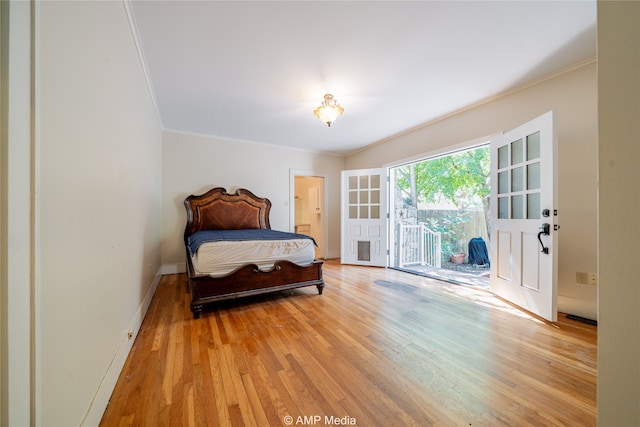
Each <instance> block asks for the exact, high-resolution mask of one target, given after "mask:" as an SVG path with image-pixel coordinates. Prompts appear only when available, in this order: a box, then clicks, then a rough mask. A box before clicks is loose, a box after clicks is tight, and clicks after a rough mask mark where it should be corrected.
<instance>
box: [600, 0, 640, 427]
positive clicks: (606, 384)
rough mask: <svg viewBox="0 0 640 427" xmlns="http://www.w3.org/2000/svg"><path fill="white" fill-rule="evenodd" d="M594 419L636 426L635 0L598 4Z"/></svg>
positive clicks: (639, 171) (639, 367) (639, 314)
mask: <svg viewBox="0 0 640 427" xmlns="http://www.w3.org/2000/svg"><path fill="white" fill-rule="evenodd" d="M598 124H599V210H598V228H599V234H598V244H599V248H598V250H599V253H598V258H599V260H598V276H599V281H600V288H599V310H600V316H599V321H598V425H599V426H601V427H618V426H623V427H626V426H638V425H640V309H639V307H640V279H639V278H638V263H639V262H640V247H639V246H638V241H639V240H640V227H639V226H638V220H639V218H640V185H639V184H640V168H639V167H638V165H639V164H640V3H639V2H609V1H602V2H600V1H599V2H598Z"/></svg>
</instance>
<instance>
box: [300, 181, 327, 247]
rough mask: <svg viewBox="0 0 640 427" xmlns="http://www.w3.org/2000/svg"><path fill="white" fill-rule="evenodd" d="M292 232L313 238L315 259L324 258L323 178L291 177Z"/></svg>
mask: <svg viewBox="0 0 640 427" xmlns="http://www.w3.org/2000/svg"><path fill="white" fill-rule="evenodd" d="M292 193H293V227H292V228H293V230H292V231H294V232H295V233H300V234H306V235H307V236H311V237H313V239H314V240H315V241H316V243H317V245H318V246H316V247H315V257H316V259H320V258H325V254H324V247H325V242H326V239H325V237H324V235H325V217H326V215H325V214H324V212H323V206H324V177H322V176H313V175H294V176H293V192H292Z"/></svg>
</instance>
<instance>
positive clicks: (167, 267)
mask: <svg viewBox="0 0 640 427" xmlns="http://www.w3.org/2000/svg"><path fill="white" fill-rule="evenodd" d="M186 272H187V264H186V262H176V263H171V264H162V267H160V274H162V275H165V274H180V273H186Z"/></svg>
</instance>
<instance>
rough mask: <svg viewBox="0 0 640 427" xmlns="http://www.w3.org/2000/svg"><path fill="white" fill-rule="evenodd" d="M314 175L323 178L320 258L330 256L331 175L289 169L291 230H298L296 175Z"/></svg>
mask: <svg viewBox="0 0 640 427" xmlns="http://www.w3.org/2000/svg"><path fill="white" fill-rule="evenodd" d="M297 176H312V177H316V178H322V181H323V184H322V206H324V208H323V212H322V242H323V243H322V246H321V247H320V258H324V259H326V258H327V257H328V243H329V215H328V214H327V206H329V200H328V192H327V188H328V185H329V177H328V176H327V175H326V174H324V173H322V172H317V171H309V170H302V169H289V231H290V232H292V233H294V232H295V230H296V199H295V196H296V177H297Z"/></svg>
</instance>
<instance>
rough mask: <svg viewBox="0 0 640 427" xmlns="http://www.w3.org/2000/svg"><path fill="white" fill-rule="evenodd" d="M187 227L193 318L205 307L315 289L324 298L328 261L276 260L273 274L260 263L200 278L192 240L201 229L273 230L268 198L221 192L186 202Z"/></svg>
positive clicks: (249, 194) (217, 188)
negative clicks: (324, 270) (299, 262)
mask: <svg viewBox="0 0 640 427" xmlns="http://www.w3.org/2000/svg"><path fill="white" fill-rule="evenodd" d="M184 205H185V207H186V208H187V226H186V227H185V230H184V243H185V249H186V252H187V274H188V277H189V291H190V293H191V311H192V312H193V317H194V318H196V319H197V318H198V317H200V313H201V312H202V308H203V306H204V304H208V303H211V302H214V301H220V300H224V299H231V298H238V297H243V296H249V295H257V294H263V293H267V292H277V291H283V290H287V289H295V288H300V287H303V286H316V287H317V288H318V293H319V294H322V290H323V288H324V280H323V279H322V264H323V261H320V260H315V261H313V263H311V264H309V265H307V266H300V265H297V264H294V263H292V262H289V261H277V262H276V263H275V264H274V266H273V268H272V269H271V270H269V271H261V270H260V269H259V268H258V266H257V265H256V264H247V265H244V266H242V267H239V268H238V269H236V270H235V271H233V272H232V273H230V274H228V275H226V276H223V277H215V278H214V277H209V276H195V270H194V268H193V265H192V262H191V257H190V255H189V249H188V247H187V238H188V237H189V236H190V235H192V234H193V233H195V232H197V231H201V230H239V229H246V228H251V229H255V228H271V225H270V224H269V212H270V210H271V202H270V201H269V199H266V198H261V197H257V196H256V195H254V194H253V193H252V192H250V191H249V190H246V189H239V190H237V191H236V192H235V194H229V193H227V191H226V190H225V189H224V188H222V187H216V188H213V189H211V190H209V191H208V192H206V193H205V194H202V195H199V196H194V195H191V196H189V197H187V198H186V199H185V201H184Z"/></svg>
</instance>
